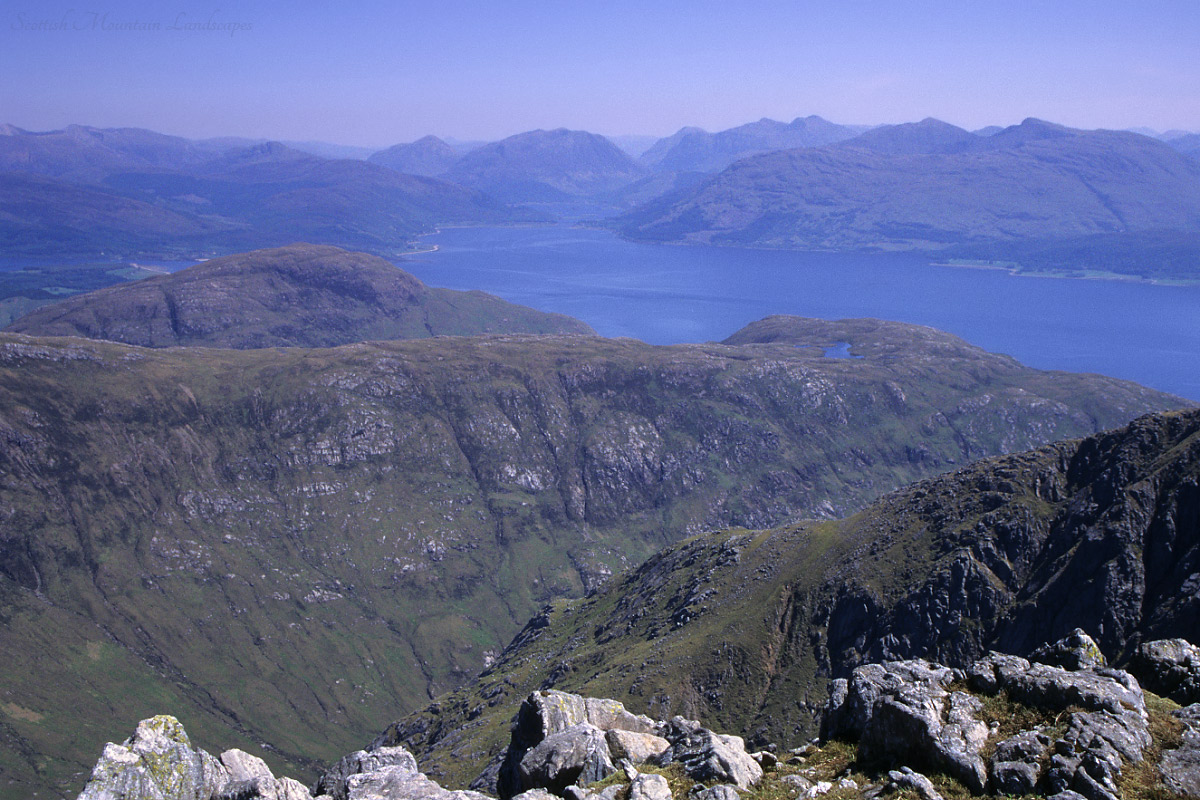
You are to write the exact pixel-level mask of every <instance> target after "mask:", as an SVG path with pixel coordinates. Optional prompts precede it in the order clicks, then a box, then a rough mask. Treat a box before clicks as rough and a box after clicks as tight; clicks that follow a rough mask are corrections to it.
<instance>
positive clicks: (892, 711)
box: [822, 661, 989, 793]
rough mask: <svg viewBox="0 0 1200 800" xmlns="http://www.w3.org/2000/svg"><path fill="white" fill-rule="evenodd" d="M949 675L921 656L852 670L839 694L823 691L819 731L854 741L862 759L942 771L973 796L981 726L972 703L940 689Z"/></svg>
mask: <svg viewBox="0 0 1200 800" xmlns="http://www.w3.org/2000/svg"><path fill="white" fill-rule="evenodd" d="M954 677H955V673H954V672H953V671H952V670H950V669H948V668H946V667H939V666H937V665H934V664H930V663H928V662H925V661H889V662H886V663H884V664H869V665H866V666H863V667H859V668H857V669H855V670H854V672H853V673H852V675H851V677H850V679H849V680H848V681H847V683H846V690H845V692H844V693H843V692H838V693H836V694H835V693H833V692H831V699H830V702H829V704H828V705H827V706H826V709H827V710H826V715H827V716H826V721H825V722H823V723H822V732H823V734H824V735H825V736H826V737H832V736H838V737H842V738H849V739H857V740H858V742H859V757H860V758H861V759H862V760H863V761H866V762H877V763H889V762H890V763H902V764H915V765H920V766H925V767H929V768H932V769H937V770H943V771H945V772H946V773H948V774H950V775H952V776H954V777H955V778H957V779H958V780H960V781H961V782H962V783H963V784H964V785H966V786H967V787H968V788H969V789H971V791H973V792H976V793H981V792H983V790H984V788H985V787H986V785H987V765H986V764H985V763H984V760H983V757H982V756H981V755H980V751H981V750H982V748H983V745H984V743H985V742H986V741H987V738H988V733H989V731H988V727H987V725H985V724H984V723H983V722H982V721H981V720H979V719H978V717H977V715H978V713H979V711H980V709H981V704H980V702H979V700H977V699H976V698H974V697H971V696H970V695H968V694H966V693H964V692H951V691H948V689H947V687H948V686H949V684H950V683H951V682H952V681H953V679H954ZM839 701H840V706H838V705H835V704H836V703H838V702H839Z"/></svg>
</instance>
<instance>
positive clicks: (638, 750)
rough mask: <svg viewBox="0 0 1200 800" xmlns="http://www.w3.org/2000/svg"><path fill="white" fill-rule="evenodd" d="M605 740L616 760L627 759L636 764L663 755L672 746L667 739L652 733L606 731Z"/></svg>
mask: <svg viewBox="0 0 1200 800" xmlns="http://www.w3.org/2000/svg"><path fill="white" fill-rule="evenodd" d="M604 738H605V741H607V742H608V750H609V752H610V753H611V754H612V757H613V758H614V759H617V760H620V759H622V758H626V759H629V761H630V762H632V763H634V764H641V763H643V762H645V761H648V760H649V759H652V758H655V757H657V756H659V755H662V753H663V752H665V751H666V750H667V748H669V747H670V746H671V743H670V742H668V741H667V740H666V739H664V738H662V737H661V736H655V735H654V734H652V733H635V732H633V731H626V730H618V729H612V730H608V731H605V733H604Z"/></svg>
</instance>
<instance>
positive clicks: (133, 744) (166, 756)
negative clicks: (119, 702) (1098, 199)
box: [79, 715, 229, 800]
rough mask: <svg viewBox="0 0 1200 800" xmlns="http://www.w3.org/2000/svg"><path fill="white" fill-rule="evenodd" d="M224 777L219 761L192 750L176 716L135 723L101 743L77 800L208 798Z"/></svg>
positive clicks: (203, 799) (188, 799)
mask: <svg viewBox="0 0 1200 800" xmlns="http://www.w3.org/2000/svg"><path fill="white" fill-rule="evenodd" d="M228 782H229V773H228V771H227V770H226V769H225V767H223V766H221V762H219V761H217V759H216V758H214V757H213V756H212V755H210V754H209V753H206V752H204V751H203V750H197V749H193V748H192V745H191V741H190V740H189V739H188V735H187V732H186V731H184V729H183V725H181V724H180V723H179V720H177V719H175V718H174V717H170V716H165V715H162V716H157V717H151V718H150V719H144V720H142V721H141V722H139V723H138V725H137V729H136V730H135V731H134V734H133V736H131V737H130V738H129V739H126V740H125V742H123V743H122V744H112V743H110V744H107V745H105V747H104V752H103V754H102V755H101V756H100V760H99V761H97V762H96V766H95V768H93V770H92V776H91V779H90V780H89V781H88V783H87V786H85V787H84V790H83V793H82V794H80V795H79V800H211V798H212V797H213V796H214V795H216V794H218V793H219V792H220V791H221V790H222V789H223V788H224V787H225V785H226V784H227V783H228Z"/></svg>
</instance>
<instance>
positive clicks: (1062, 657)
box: [1030, 628, 1108, 670]
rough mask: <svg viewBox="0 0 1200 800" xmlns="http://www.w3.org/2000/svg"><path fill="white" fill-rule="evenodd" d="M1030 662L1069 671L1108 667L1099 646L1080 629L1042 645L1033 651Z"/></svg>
mask: <svg viewBox="0 0 1200 800" xmlns="http://www.w3.org/2000/svg"><path fill="white" fill-rule="evenodd" d="M1030 660H1031V661H1036V662H1038V663H1039V664H1049V665H1050V666H1052V667H1062V668H1063V669H1070V670H1076V669H1094V668H1096V667H1104V666H1108V661H1107V660H1105V658H1104V653H1101V652H1100V646H1099V645H1097V644H1096V641H1095V640H1094V639H1093V638H1092V637H1090V636H1088V635H1087V634H1086V633H1084V631H1083V629H1082V628H1076V629H1075V630H1073V631H1071V632H1070V633H1069V634H1067V635H1066V636H1065V637H1063V638H1062V639H1059V640H1058V641H1057V642H1052V643H1050V644H1045V645H1042V646H1041V647H1039V648H1038V649H1037V650H1034V651H1033V654H1032V655H1031V656H1030Z"/></svg>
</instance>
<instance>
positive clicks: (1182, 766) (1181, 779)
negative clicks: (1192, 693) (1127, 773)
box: [1159, 703, 1200, 797]
mask: <svg viewBox="0 0 1200 800" xmlns="http://www.w3.org/2000/svg"><path fill="white" fill-rule="evenodd" d="M1175 717H1176V718H1177V719H1179V720H1180V721H1181V722H1183V724H1184V732H1183V744H1182V745H1181V746H1180V747H1178V748H1176V749H1174V750H1168V751H1167V752H1165V753H1163V757H1162V761H1161V762H1160V763H1159V772H1160V773H1162V776H1163V783H1165V784H1166V785H1167V788H1169V789H1170V790H1171V791H1173V792H1175V793H1176V794H1181V795H1185V796H1190V797H1200V703H1195V704H1193V705H1190V706H1187V707H1186V708H1181V709H1179V710H1178V711H1176V712H1175Z"/></svg>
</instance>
